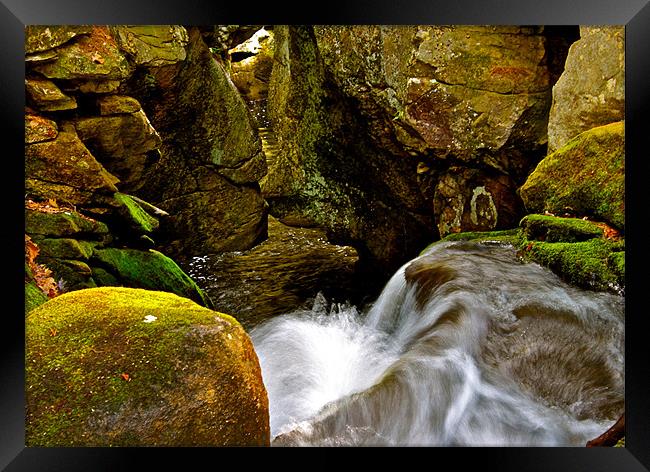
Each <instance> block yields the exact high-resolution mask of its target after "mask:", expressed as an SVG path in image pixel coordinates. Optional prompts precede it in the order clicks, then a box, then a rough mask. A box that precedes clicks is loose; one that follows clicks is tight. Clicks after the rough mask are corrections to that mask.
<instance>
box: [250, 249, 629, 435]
mask: <svg viewBox="0 0 650 472" xmlns="http://www.w3.org/2000/svg"><path fill="white" fill-rule="evenodd" d="M250 334H251V338H252V340H253V343H254V345H255V349H256V351H257V354H258V357H259V360H260V365H261V368H262V375H263V379H264V383H265V385H266V388H267V392H268V395H269V404H270V417H271V434H272V437H273V438H274V441H273V444H274V445H324V446H327V445H411V446H502V445H503V446H509V445H511V446H583V445H584V444H585V443H586V441H587V440H589V439H592V438H593V437H596V436H598V435H599V434H600V433H602V432H604V431H605V430H606V429H607V428H608V427H609V426H611V425H612V424H613V423H614V422H615V421H616V419H617V418H618V416H619V415H620V414H621V413H622V411H623V407H624V404H623V401H624V399H623V385H624V371H623V358H624V299H623V298H622V297H619V296H616V295H612V294H607V293H598V292H593V291H586V290H581V289H578V288H575V287H571V286H569V285H567V284H566V283H564V282H563V281H561V280H560V279H559V278H558V277H557V276H556V275H554V274H553V273H552V272H550V271H549V270H547V269H545V268H543V267H541V266H539V265H537V264H532V263H523V262H522V261H520V260H519V259H518V258H517V256H516V254H515V251H514V249H513V248H512V247H510V246H505V245H499V244H495V243H492V244H490V243H481V244H478V243H468V242H450V243H439V244H437V245H434V246H433V247H432V248H431V249H430V250H429V251H428V252H427V253H426V254H423V255H422V256H420V257H418V258H416V259H414V260H412V261H410V262H409V263H407V264H405V265H404V266H403V267H401V268H400V269H399V270H398V271H397V272H396V273H395V275H394V276H393V277H392V278H391V279H390V281H389V282H388V283H387V285H386V287H385V288H384V290H383V291H382V293H381V295H380V296H379V298H378V299H377V300H376V301H375V303H374V304H372V306H371V307H370V308H369V309H367V310H364V312H361V313H360V312H358V311H357V309H356V308H355V307H353V306H349V305H343V304H333V305H332V306H330V307H328V304H327V302H326V301H325V300H324V299H323V298H322V297H318V298H317V299H316V301H315V303H314V306H313V308H312V309H311V310H302V311H296V312H293V313H289V314H286V315H282V316H279V317H276V318H273V319H271V320H269V321H267V322H265V323H263V324H261V325H259V326H257V327H255V328H254V329H253V330H252V331H251V333H250Z"/></svg>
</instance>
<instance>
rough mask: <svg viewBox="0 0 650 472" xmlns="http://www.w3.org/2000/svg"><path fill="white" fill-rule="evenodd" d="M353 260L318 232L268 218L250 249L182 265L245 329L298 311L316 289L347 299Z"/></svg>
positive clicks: (354, 256)
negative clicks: (266, 226) (260, 236)
mask: <svg viewBox="0 0 650 472" xmlns="http://www.w3.org/2000/svg"><path fill="white" fill-rule="evenodd" d="M296 248H300V250H296ZM358 260H359V257H358V255H357V252H356V251H355V250H354V249H353V248H351V247H349V246H337V245H334V244H329V243H328V242H327V238H326V237H325V232H324V231H323V230H320V229H306V228H290V227H288V226H285V225H283V224H282V223H280V222H278V221H277V220H276V219H275V218H272V217H270V218H269V237H268V239H266V240H265V241H264V242H262V243H260V244H258V245H257V246H255V247H254V248H252V249H250V250H248V251H244V252H230V253H224V254H221V255H218V256H216V257H215V256H204V257H199V258H195V259H194V260H193V261H192V262H190V263H188V264H186V265H185V266H186V267H187V270H188V273H189V274H190V275H191V276H192V278H194V279H195V280H197V281H199V282H200V283H201V284H202V286H203V287H204V288H205V290H206V292H207V293H208V295H210V298H211V299H213V300H214V302H215V306H216V307H217V309H219V310H223V311H227V312H229V313H232V314H233V316H235V317H236V318H237V319H238V320H239V321H240V323H242V324H243V325H244V327H246V328H251V327H253V326H255V325H256V324H258V323H260V322H262V321H264V320H265V319H268V318H270V317H272V316H276V315H280V314H282V313H288V312H290V311H293V310H295V309H297V308H299V307H301V306H302V305H303V303H305V302H306V301H307V300H308V299H313V298H314V297H315V296H316V295H317V294H318V292H319V291H320V292H323V293H324V294H326V295H327V296H328V297H333V296H336V297H337V298H338V299H339V300H341V301H345V299H346V298H348V299H349V298H350V297H349V295H350V293H351V292H352V290H353V289H352V286H353V285H354V277H355V275H357V274H356V265H357V262H358Z"/></svg>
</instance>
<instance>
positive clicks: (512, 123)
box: [315, 26, 568, 179]
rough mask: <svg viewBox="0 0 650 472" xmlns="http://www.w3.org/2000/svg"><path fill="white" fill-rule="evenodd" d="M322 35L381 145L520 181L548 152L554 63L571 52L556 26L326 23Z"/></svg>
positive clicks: (331, 62) (321, 43)
mask: <svg viewBox="0 0 650 472" xmlns="http://www.w3.org/2000/svg"><path fill="white" fill-rule="evenodd" d="M315 35H316V39H317V42H318V47H319V51H320V52H321V54H322V57H323V61H324V63H325V65H326V67H327V69H328V71H330V72H331V73H332V76H333V79H334V81H335V82H336V84H337V85H338V86H339V87H340V88H341V89H342V90H343V92H344V93H345V94H346V95H348V96H351V97H353V98H354V99H356V100H358V101H359V102H360V105H359V107H360V110H361V111H362V113H363V114H364V115H365V116H366V117H367V119H369V120H370V122H369V126H370V129H371V130H372V136H373V138H374V139H375V140H376V141H378V142H379V143H380V144H381V146H382V147H385V146H388V145H390V144H391V143H392V144H393V146H394V145H397V146H398V147H399V148H403V149H405V150H410V151H415V152H418V153H425V152H433V153H434V155H435V156H436V157H440V158H442V157H446V156H447V155H449V154H452V155H453V156H455V157H457V158H460V159H462V160H464V161H466V162H472V163H475V162H482V163H485V164H487V165H489V166H491V167H494V168H496V169H498V170H501V171H504V172H507V173H509V174H512V175H514V176H515V179H519V178H521V177H522V176H524V175H525V174H526V172H527V170H528V169H529V168H530V166H531V163H532V164H534V163H535V162H536V160H538V159H539V157H541V153H542V152H543V151H544V145H545V144H546V128H547V119H548V109H549V106H550V99H551V87H552V85H553V83H554V79H556V77H555V76H554V73H553V70H551V69H552V68H551V66H550V65H549V64H548V60H547V59H548V58H549V57H551V56H554V55H564V56H565V55H566V50H567V49H568V41H565V42H564V44H563V43H562V42H561V41H557V36H559V34H558V33H556V32H554V30H548V31H545V30H544V29H543V28H541V27H513V26H418V27H411V26H403V27H399V26H398V27H395V26H382V27H379V26H355V27H336V26H335V27H320V26H319V27H316V28H315ZM551 42H553V47H554V48H555V49H556V50H554V51H550V50H549V44H550V43H551ZM562 49H563V51H562ZM396 140H397V141H398V142H397V143H395V141H396Z"/></svg>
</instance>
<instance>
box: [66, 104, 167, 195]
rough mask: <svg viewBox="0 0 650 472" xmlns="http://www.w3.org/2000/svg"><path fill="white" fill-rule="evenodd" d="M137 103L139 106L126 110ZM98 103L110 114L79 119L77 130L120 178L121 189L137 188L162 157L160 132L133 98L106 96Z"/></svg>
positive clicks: (99, 157)
mask: <svg viewBox="0 0 650 472" xmlns="http://www.w3.org/2000/svg"><path fill="white" fill-rule="evenodd" d="M136 105H137V106H138V110H136V111H134V112H131V113H129V112H127V110H133V109H134V108H135V106H136ZM98 106H99V109H100V113H101V114H102V115H108V116H92V117H86V118H78V119H76V120H75V122H74V125H75V128H76V130H77V133H79V137H80V138H81V140H82V141H83V142H84V144H85V145H86V146H88V149H89V150H90V151H91V152H92V153H93V154H94V155H95V156H96V157H97V160H99V161H100V162H101V163H102V164H103V165H104V166H105V167H106V168H107V169H108V170H109V171H110V172H111V173H113V174H115V175H116V176H117V177H118V178H119V179H120V182H121V185H120V189H121V190H124V191H126V192H134V191H137V190H138V189H140V188H141V187H142V186H143V185H145V183H146V180H147V174H148V172H149V171H150V167H151V165H152V164H153V163H154V162H155V161H156V160H157V159H158V157H159V153H158V152H157V151H156V150H157V149H158V148H159V147H160V145H161V143H162V141H161V138H160V135H159V134H158V132H157V131H156V130H155V129H154V128H153V126H151V123H150V122H149V120H148V118H147V115H145V113H144V111H142V110H141V109H139V103H138V102H137V101H136V100H135V99H133V98H129V99H128V100H125V99H122V98H121V97H119V98H109V97H106V99H104V98H102V99H100V100H99V103H98ZM120 110H123V111H124V112H120ZM113 113H117V114H113ZM152 151H156V152H152Z"/></svg>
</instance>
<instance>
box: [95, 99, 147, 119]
mask: <svg viewBox="0 0 650 472" xmlns="http://www.w3.org/2000/svg"><path fill="white" fill-rule="evenodd" d="M97 106H98V108H99V114H100V115H102V116H105V115H117V114H120V113H135V112H138V111H140V110H141V109H142V107H141V106H140V103H139V102H138V101H137V100H136V99H135V98H133V97H127V96H122V95H106V96H103V97H100V98H98V99H97Z"/></svg>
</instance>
